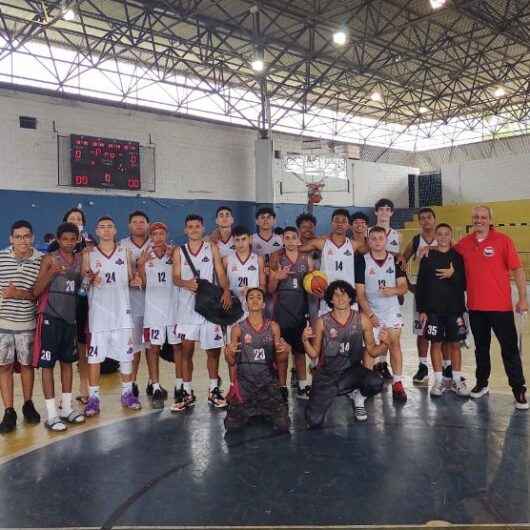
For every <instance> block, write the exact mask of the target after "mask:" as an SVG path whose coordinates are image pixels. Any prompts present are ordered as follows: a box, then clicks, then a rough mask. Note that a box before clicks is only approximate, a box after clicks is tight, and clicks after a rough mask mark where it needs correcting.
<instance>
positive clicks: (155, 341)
mask: <svg viewBox="0 0 530 530" xmlns="http://www.w3.org/2000/svg"><path fill="white" fill-rule="evenodd" d="M179 327H180V326H179ZM166 340H167V342H168V344H180V343H181V342H182V339H181V338H180V336H179V332H178V330H177V324H172V325H171V326H160V327H153V328H144V346H146V345H148V344H151V345H153V346H163V345H164V343H165V342H166Z"/></svg>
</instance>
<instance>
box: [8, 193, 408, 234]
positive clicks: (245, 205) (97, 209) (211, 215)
mask: <svg viewBox="0 0 530 530" xmlns="http://www.w3.org/2000/svg"><path fill="white" fill-rule="evenodd" d="M78 204H81V205H82V209H83V210H84V211H85V213H86V216H87V220H88V223H87V224H88V229H89V232H91V233H93V231H94V225H95V222H96V220H97V219H98V218H99V217H101V216H102V215H110V216H112V217H113V218H114V220H115V221H116V223H117V225H118V230H119V234H120V237H121V236H124V235H126V233H127V216H128V214H129V213H130V212H132V211H133V210H143V211H145V212H146V213H147V215H148V216H149V218H150V219H151V221H157V220H158V221H163V222H164V223H166V224H167V225H168V227H169V231H170V234H171V239H172V240H173V241H175V242H181V241H182V237H183V233H182V227H183V225H184V218H185V217H186V215H188V214H189V213H198V214H200V215H202V216H203V218H204V220H205V224H206V228H207V230H208V231H210V230H212V229H213V228H214V226H215V225H214V219H215V211H216V209H217V208H218V207H219V206H220V205H221V204H225V205H227V206H229V207H230V208H232V210H233V212H234V217H235V218H236V222H237V223H238V224H243V225H246V226H248V227H249V228H251V229H252V228H253V227H254V214H255V209H256V206H255V204H254V203H253V202H244V201H213V200H202V199H200V200H178V199H158V198H157V199H154V198H150V197H127V196H111V195H95V194H94V195H90V194H83V195H79V194H69V193H48V192H35V191H13V190H0V223H1V226H2V229H3V231H4V233H3V235H0V241H2V242H3V243H6V242H7V240H8V236H9V227H10V226H11V224H12V223H13V222H14V221H16V220H18V219H26V220H28V221H30V222H31V223H32V225H33V228H34V231H35V236H36V241H37V242H41V241H42V239H43V237H44V234H46V233H47V232H54V231H55V229H56V228H57V225H58V224H59V223H60V222H61V221H62V217H63V215H64V212H66V211H67V210H68V209H70V208H72V207H74V206H77V205H78ZM304 209H305V205H302V204H278V205H276V206H275V210H276V212H277V224H278V225H279V226H286V225H288V224H294V222H295V219H296V217H297V216H298V215H299V214H300V213H302V212H303V211H304ZM334 209H335V208H334V207H331V206H317V207H316V208H315V212H314V214H315V216H316V217H317V221H318V232H319V233H324V232H326V231H327V230H328V227H329V221H330V217H331V213H332V212H333V210H334ZM349 210H350V212H351V211H357V210H361V211H364V212H365V213H366V214H367V215H369V216H370V218H371V219H372V220H373V215H372V211H373V210H372V209H371V208H350V209H349ZM413 213H414V210H409V209H400V210H396V213H395V215H394V219H395V222H394V223H393V224H394V225H395V226H396V227H398V228H399V227H401V226H403V222H404V221H407V220H410V219H411V218H412V215H413Z"/></svg>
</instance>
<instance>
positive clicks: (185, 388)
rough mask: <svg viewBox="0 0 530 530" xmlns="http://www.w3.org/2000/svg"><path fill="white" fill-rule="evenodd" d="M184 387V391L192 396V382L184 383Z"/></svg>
mask: <svg viewBox="0 0 530 530" xmlns="http://www.w3.org/2000/svg"><path fill="white" fill-rule="evenodd" d="M182 386H183V387H184V391H185V392H187V393H188V394H191V381H184V382H183V383H182Z"/></svg>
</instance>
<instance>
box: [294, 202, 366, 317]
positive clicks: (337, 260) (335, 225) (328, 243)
mask: <svg viewBox="0 0 530 530" xmlns="http://www.w3.org/2000/svg"><path fill="white" fill-rule="evenodd" d="M349 223H350V214H349V213H348V210H346V209H344V208H338V209H336V210H335V211H334V212H333V213H332V215H331V234H330V235H329V236H327V237H320V238H315V239H313V240H311V241H309V242H307V243H306V244H305V245H302V246H301V247H300V250H301V251H302V252H313V251H315V250H318V251H320V252H321V256H322V257H321V261H320V270H321V271H322V272H324V273H326V276H327V278H328V284H329V283H331V282H333V281H335V280H344V281H346V282H348V283H349V284H350V285H351V286H352V287H353V286H354V285H355V268H354V252H355V250H357V248H358V244H357V242H352V241H351V240H350V239H348V238H347V237H346V232H347V230H348V227H349ZM315 294H316V295H317V296H319V297H320V298H323V296H324V293H323V292H320V293H315ZM328 311H329V307H328V305H327V304H326V302H325V301H324V300H321V301H320V310H319V315H323V314H324V313H327V312H328Z"/></svg>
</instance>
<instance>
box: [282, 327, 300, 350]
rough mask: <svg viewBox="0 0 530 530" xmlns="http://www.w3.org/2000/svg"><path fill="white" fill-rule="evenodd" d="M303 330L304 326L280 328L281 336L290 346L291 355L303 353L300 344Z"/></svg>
mask: <svg viewBox="0 0 530 530" xmlns="http://www.w3.org/2000/svg"><path fill="white" fill-rule="evenodd" d="M304 328H305V325H302V326H300V327H297V328H280V333H281V336H282V337H283V338H284V339H285V342H287V344H289V346H291V348H292V349H293V353H304V352H305V348H304V344H303V342H302V333H303V332H304Z"/></svg>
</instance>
